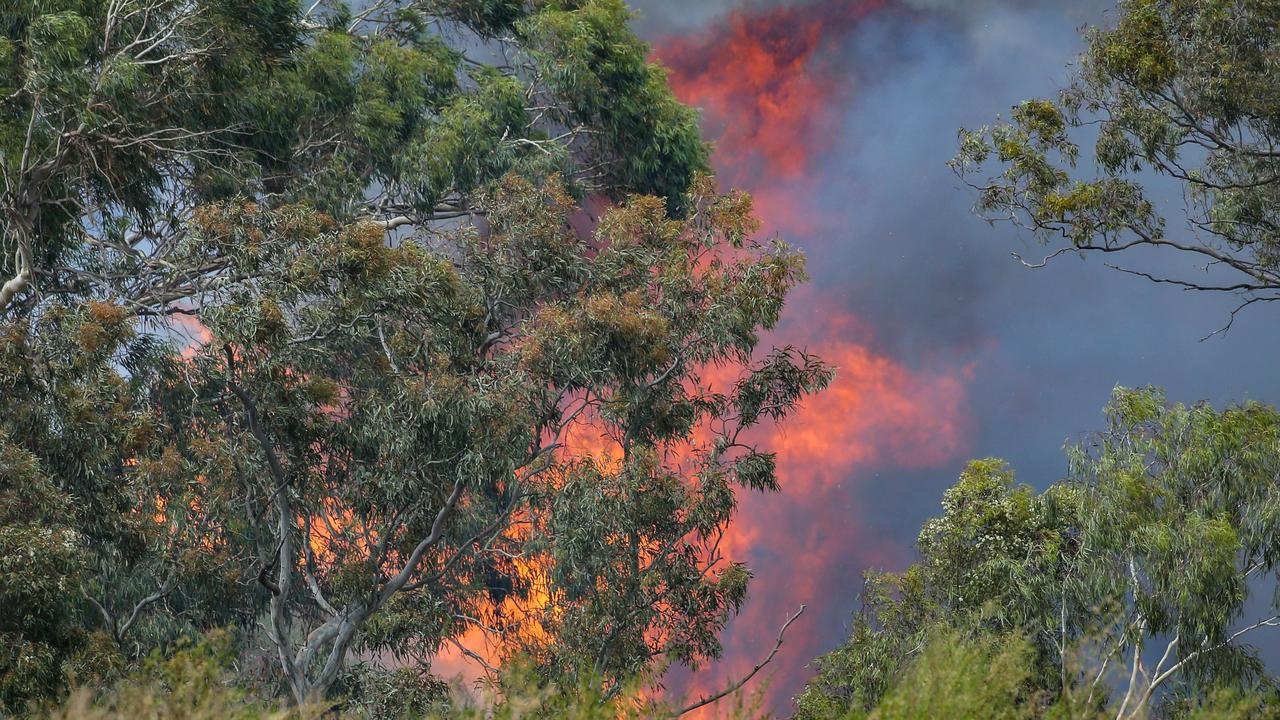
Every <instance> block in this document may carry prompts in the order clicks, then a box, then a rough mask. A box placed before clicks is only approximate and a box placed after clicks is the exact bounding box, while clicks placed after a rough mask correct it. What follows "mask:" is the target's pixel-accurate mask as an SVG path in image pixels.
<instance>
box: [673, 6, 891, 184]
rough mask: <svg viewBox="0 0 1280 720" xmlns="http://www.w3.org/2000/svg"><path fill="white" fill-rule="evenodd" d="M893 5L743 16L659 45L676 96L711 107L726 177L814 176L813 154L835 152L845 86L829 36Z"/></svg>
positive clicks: (708, 117) (710, 122) (711, 130)
mask: <svg viewBox="0 0 1280 720" xmlns="http://www.w3.org/2000/svg"><path fill="white" fill-rule="evenodd" d="M888 4H889V3H888V2H887V0H823V1H821V2H817V3H812V4H809V5H803V6H782V7H776V8H770V9H766V10H763V11H758V12H751V11H747V10H737V11H734V12H733V13H731V14H730V15H729V16H728V18H727V19H726V20H725V22H724V24H723V25H721V26H718V27H716V28H713V29H712V30H711V31H710V32H708V33H706V34H703V35H699V36H695V37H681V38H671V39H668V40H666V41H663V42H660V43H659V44H658V47H657V52H656V54H657V56H658V58H659V59H660V60H661V61H662V62H663V64H665V65H666V66H667V67H668V68H669V69H670V71H671V76H670V79H671V87H672V89H673V90H674V91H675V92H676V95H677V96H678V97H680V99H681V100H683V101H684V102H686V103H688V104H690V105H694V106H696V107H700V108H702V110H703V113H704V122H705V125H706V131H707V133H708V134H709V135H711V136H712V137H713V138H714V140H715V142H716V145H717V150H718V158H717V160H718V164H719V165H720V170H721V177H722V179H725V180H728V181H730V182H732V183H735V184H739V183H742V182H745V181H747V180H749V179H751V178H756V177H767V176H774V177H778V178H779V179H781V180H784V181H794V180H802V179H804V178H805V174H806V173H807V172H808V170H809V169H810V166H811V164H812V160H813V158H814V157H816V156H817V155H818V154H820V153H821V152H823V151H824V150H826V149H827V148H828V147H829V143H830V138H831V135H832V132H833V127H832V125H831V121H832V120H833V119H834V118H833V114H832V113H831V112H830V109H831V102H830V101H831V98H832V97H833V95H835V94H836V93H837V92H839V91H841V90H842V89H843V85H842V83H841V80H842V78H840V77H839V76H838V74H837V71H836V69H835V68H834V67H833V66H832V65H831V64H830V63H828V62H827V58H826V57H824V53H823V51H824V50H826V49H827V48H826V46H825V45H824V40H827V39H829V38H831V37H838V36H840V35H843V34H845V33H846V32H847V31H848V30H849V29H850V28H852V27H854V26H855V25H856V24H857V23H858V22H859V21H861V20H862V19H863V18H865V17H866V16H868V15H870V14H871V13H874V12H876V11H878V10H880V9H882V8H884V7H885V6H886V5H888ZM726 170H727V172H725V171H726Z"/></svg>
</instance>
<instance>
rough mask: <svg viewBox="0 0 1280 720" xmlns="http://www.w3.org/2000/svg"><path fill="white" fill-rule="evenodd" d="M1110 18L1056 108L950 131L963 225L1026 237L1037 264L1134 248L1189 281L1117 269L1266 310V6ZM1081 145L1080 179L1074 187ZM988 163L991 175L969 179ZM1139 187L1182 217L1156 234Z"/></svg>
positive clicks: (1171, 2)
mask: <svg viewBox="0 0 1280 720" xmlns="http://www.w3.org/2000/svg"><path fill="white" fill-rule="evenodd" d="M1115 17H1116V20H1115V24H1114V25H1113V26H1111V27H1107V28H1095V29H1092V30H1090V31H1089V34H1088V40H1089V47H1088V50H1087V51H1086V52H1085V53H1084V55H1083V56H1082V57H1081V58H1080V62H1079V65H1078V69H1076V70H1075V71H1074V76H1073V78H1072V82H1071V84H1070V85H1069V86H1068V87H1067V89H1066V90H1064V91H1063V92H1062V93H1061V95H1060V97H1059V98H1057V99H1056V100H1030V101H1027V102H1024V103H1022V104H1020V105H1018V106H1016V107H1015V108H1014V109H1013V114H1012V118H1011V122H1008V123H1001V124H998V125H996V126H994V127H985V128H981V129H979V130H977V131H964V130H962V131H961V133H960V139H961V147H960V153H959V154H958V155H957V157H956V159H955V160H954V161H953V163H952V164H953V167H954V168H955V169H956V170H957V172H958V173H959V174H960V175H961V177H963V178H965V179H966V181H967V182H969V184H970V185H972V186H973V187H974V188H975V189H976V190H977V192H978V200H977V210H978V211H979V212H980V213H981V214H982V215H983V216H984V217H986V218H987V219H989V220H1001V221H1006V220H1007V221H1012V222H1014V223H1016V224H1018V225H1020V226H1022V227H1025V228H1027V229H1029V230H1031V231H1033V232H1034V234H1035V235H1036V236H1037V237H1038V238H1040V239H1042V240H1043V241H1044V242H1046V243H1049V244H1050V245H1051V246H1053V247H1052V249H1051V251H1050V252H1049V254H1048V257H1047V258H1046V261H1047V260H1048V259H1051V258H1053V257H1057V256H1059V255H1062V254H1063V253H1067V252H1081V253H1093V252H1096V253H1105V254H1118V255H1117V257H1119V258H1121V260H1120V262H1123V258H1124V257H1128V256H1130V255H1134V256H1135V257H1136V255H1135V254H1134V253H1125V251H1130V250H1141V249H1142V248H1148V249H1151V250H1155V251H1157V252H1163V253H1172V254H1174V256H1175V257H1183V258H1185V259H1186V260H1187V261H1189V262H1194V266H1195V269H1196V271H1195V272H1190V270H1191V269H1192V268H1188V269H1189V272H1186V273H1183V274H1174V275H1165V274H1162V273H1161V272H1160V271H1157V270H1156V269H1154V268H1149V267H1148V268H1144V267H1143V266H1142V265H1141V264H1135V265H1124V266H1121V268H1120V269H1123V270H1125V271H1127V272H1132V273H1134V274H1136V275H1139V276H1142V277H1146V278H1148V279H1150V280H1154V281H1156V282H1162V283H1171V284H1173V285H1177V286H1180V287H1183V288H1191V289H1198V290H1211V291H1221V292H1229V293H1236V294H1238V295H1240V296H1241V307H1243V306H1244V305H1248V304H1252V303H1255V302H1264V301H1270V300H1275V299H1277V297H1280V295H1278V294H1277V291H1280V264H1278V263H1280V252H1278V250H1280V234H1278V233H1280V225H1278V223H1280V218H1278V217H1277V207H1280V202H1277V200H1278V199H1280V80H1277V78H1280V72H1277V70H1278V69H1280V68H1278V66H1277V63H1278V62H1280V61H1277V58H1278V57H1280V3H1277V2H1275V1H1274V0H1246V1H1244V2H1240V1H1237V0H1210V1H1209V2H1201V1H1199V0H1121V2H1120V3H1119V6H1118V9H1117V13H1116V16H1115ZM1088 140H1092V144H1093V147H1092V152H1091V153H1088V152H1086V155H1085V157H1086V159H1087V160H1089V164H1090V166H1091V167H1096V168H1097V174H1096V175H1089V174H1087V173H1084V172H1076V170H1077V163H1078V161H1079V159H1080V153H1081V148H1080V144H1081V142H1082V141H1088ZM993 159H994V161H995V164H996V166H997V168H998V169H999V170H1000V172H999V173H998V174H996V175H994V176H990V177H987V176H984V174H983V172H984V171H983V168H984V167H985V166H986V165H987V164H988V163H989V162H991V161H992V160H993ZM1149 181H1154V182H1152V183H1150V184H1152V187H1155V188H1158V187H1160V186H1161V185H1165V184H1168V183H1172V185H1173V187H1174V188H1175V189H1176V190H1180V191H1181V193H1180V195H1179V197H1180V198H1185V213H1179V215H1182V217H1176V218H1174V222H1172V223H1170V222H1169V220H1170V219H1169V218H1168V217H1166V215H1167V213H1166V212H1164V211H1163V210H1162V207H1163V206H1165V205H1168V204H1170V203H1166V202H1162V201H1161V199H1160V198H1161V196H1162V194H1164V195H1165V196H1167V195H1168V193H1164V192H1163V191H1160V190H1158V189H1157V190H1154V191H1153V190H1152V189H1151V188H1148V187H1147V186H1146V185H1147V184H1149ZM1165 181H1168V183H1166V182H1165ZM1024 262H1026V261H1024ZM1027 264H1029V265H1033V266H1039V265H1041V264H1042V263H1040V262H1034V263H1033V262H1028V263H1027ZM1206 270H1207V272H1206ZM1233 317H1234V313H1233Z"/></svg>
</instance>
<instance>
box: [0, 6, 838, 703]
mask: <svg viewBox="0 0 1280 720" xmlns="http://www.w3.org/2000/svg"><path fill="white" fill-rule="evenodd" d="M627 21H628V13H627V11H626V9H625V7H624V6H623V5H622V3H621V2H618V1H617V0H582V1H575V2H560V1H558V0H548V1H545V2H512V1H510V0H499V1H496V2H495V1H492V0H448V1H441V2H434V1H429V2H402V1H399V0H376V1H374V2H367V3H357V4H353V5H348V4H345V3H342V2H327V1H326V0H321V1H320V2H316V3H313V4H308V5H307V6H305V7H304V6H303V5H301V4H298V3H297V2H296V1H295V0H269V1H268V2H256V1H255V2H244V1H243V0H199V1H197V2H186V1H185V0H183V1H175V0H36V1H32V2H19V3H7V4H5V5H4V7H3V8H0V31H2V33H3V34H2V35H0V87H2V88H3V93H2V95H0V104H3V105H4V108H5V112H4V113H3V114H0V118H2V119H0V152H2V153H3V155H2V157H0V166H2V167H3V171H4V183H5V186H4V192H3V194H2V195H0V218H2V222H3V230H4V233H3V247H0V272H2V274H3V279H4V289H3V291H0V493H2V494H3V498H4V500H5V502H4V505H3V507H2V508H0V513H2V516H0V520H3V526H2V527H0V566H2V567H4V568H5V573H4V578H3V581H0V599H3V600H4V601H5V602H4V603H3V610H0V634H2V636H3V639H4V640H5V650H4V651H3V652H2V653H0V713H3V712H10V711H14V710H17V709H20V708H22V707H23V706H24V704H25V703H27V702H29V701H33V700H39V699H42V698H47V697H50V696H54V695H57V694H58V693H60V692H62V691H64V690H65V689H66V688H67V687H68V686H69V685H70V684H74V683H110V682H113V681H114V680H115V679H118V678H120V677H122V676H124V675H127V674H128V672H129V670H130V668H136V667H137V664H138V662H139V661H140V659H142V658H144V657H147V656H149V655H150V654H151V653H152V651H153V650H155V649H159V648H165V647H170V646H172V645H173V644H174V643H177V642H181V641H183V640H184V639H190V638H193V637H197V636H202V635H205V634H207V633H208V632H210V631H212V630H214V629H216V628H229V631H228V632H229V635H228V636H227V642H228V643H230V645H229V647H230V650H228V652H232V653H233V654H234V657H235V663H234V667H235V670H236V682H237V684H238V685H240V686H241V687H242V688H244V689H245V691H246V692H250V691H251V692H252V693H253V694H255V696H258V697H262V698H273V697H276V696H278V695H287V696H290V697H291V698H292V701H293V702H294V703H295V704H297V705H302V704H306V703H311V702H319V701H321V700H323V699H325V698H334V697H338V696H347V697H349V698H356V697H358V698H361V699H360V700H359V703H362V704H360V705H359V707H361V708H364V709H365V710H367V711H368V712H369V713H371V714H373V715H375V716H383V715H394V714H396V712H395V711H393V710H392V709H389V706H384V705H385V703H384V704H383V705H380V704H379V703H380V702H383V701H389V699H396V700H403V699H405V698H412V697H419V698H421V699H423V702H428V701H433V699H438V698H439V697H440V696H441V694H442V692H443V690H442V689H441V686H440V684H439V681H438V680H434V679H432V678H431V677H430V676H429V675H428V674H427V673H429V671H430V663H431V660H432V658H433V657H434V656H435V655H436V654H437V653H439V652H440V651H441V649H442V647H446V646H447V647H452V645H451V643H456V642H457V641H458V640H459V639H460V638H462V637H464V636H467V634H468V633H471V634H472V635H473V636H474V634H476V633H479V634H480V635H481V636H482V637H483V638H484V640H485V641H486V644H492V646H493V647H497V648H499V650H497V651H494V652H490V653H487V654H486V655H487V656H486V657H483V658H478V659H480V660H481V661H482V662H488V663H491V664H501V663H503V662H505V661H506V660H508V659H509V658H511V657H513V656H516V655H517V654H518V655H520V656H521V657H524V658H526V660H525V662H527V663H529V664H530V665H531V668H532V669H531V671H530V672H531V673H533V674H534V676H535V677H537V678H538V679H539V682H549V681H552V680H554V681H557V682H562V683H569V684H570V685H574V686H578V685H579V684H594V685H592V686H593V687H595V689H596V691H597V692H602V693H608V694H609V695H610V697H612V696H616V695H618V694H620V693H621V692H622V689H623V688H624V687H625V686H626V683H629V682H631V681H632V680H633V679H634V678H636V677H641V676H645V675H648V674H651V673H654V672H660V671H661V669H662V668H665V667H666V666H667V665H668V664H671V663H676V664H684V665H689V666H697V665H698V664H699V663H700V662H702V661H704V660H705V659H707V658H713V657H716V656H717V655H718V654H719V653H720V645H719V641H718V632H719V630H720V628H721V627H722V626H723V624H724V623H725V622H726V621H727V619H728V618H729V617H730V615H731V614H732V613H733V612H734V611H735V610H736V609H737V608H738V607H739V606H740V604H741V603H742V601H743V599H744V597H745V593H746V589H747V581H748V579H749V576H750V573H749V571H748V570H747V569H746V568H745V567H743V566H741V565H739V564H737V563H734V562H732V559H730V558H725V557H723V556H722V554H721V553H720V552H719V550H718V538H719V537H720V535H721V534H722V533H723V531H724V529H725V527H726V525H727V523H728V522H729V520H730V518H731V516H732V514H733V510H734V507H735V504H736V502H735V494H736V493H737V492H738V491H740V490H743V489H745V490H747V491H757V490H774V489H776V488H777V479H776V477H775V472H774V465H775V462H774V456H773V454H772V453H771V452H770V451H769V450H768V448H762V447H756V446H755V444H754V441H753V440H752V439H750V438H751V436H750V433H749V431H750V429H751V428H752V427H754V426H756V425H758V424H760V423H762V422H772V421H776V420H778V419H780V418H782V417H784V416H785V415H786V414H787V413H788V412H789V411H790V410H791V409H792V408H793V407H794V406H795V404H796V403H797V402H798V401H799V399H800V398H801V397H802V396H803V395H805V394H806V393H809V392H813V391H816V390H818V389H820V388H821V387H822V386H823V385H825V384H826V382H827V381H828V380H829V378H830V375H831V372H830V370H829V369H828V368H827V367H825V366H824V365H823V364H822V363H821V361H819V360H818V359H816V358H814V357H812V356H810V355H808V354H806V353H804V352H801V351H797V350H794V349H791V348H778V349H775V350H773V351H769V350H768V349H767V348H762V347H758V345H759V335H758V334H759V333H760V332H761V331H762V330H766V329H768V328H770V327H772V326H773V325H774V324H775V323H776V322H777V320H778V316H779V313H780V312H781V309H782V305H783V302H784V299H785V297H786V295H787V293H788V292H789V291H790V290H791V288H792V287H794V285H795V284H796V283H797V282H799V281H800V280H801V279H802V277H803V272H804V271H803V262H802V258H801V257H800V256H799V255H798V253H796V252H795V251H793V250H792V249H791V248H789V247H787V246H786V245H785V244H783V243H781V242H776V243H770V244H767V245H763V244H760V243H758V242H757V241H756V240H755V238H754V235H755V230H756V227H755V225H754V221H753V220H752V218H751V204H750V200H749V198H747V197H745V196H743V195H740V194H736V193H729V194H725V195H721V194H719V193H718V192H717V191H716V190H715V188H714V183H713V181H712V180H711V179H709V178H708V177H706V176H705V175H704V174H702V171H703V170H704V169H705V166H706V157H707V151H706V147H705V145H704V143H703V142H702V141H701V140H700V138H699V135H698V129H697V123H696V120H697V118H696V115H695V113H694V112H693V111H692V110H690V109H688V108H686V107H684V106H682V105H680V104H679V103H678V102H676V101H675V99H674V98H673V97H672V95H671V93H670V90H669V89H668V87H667V85H666V81H665V74H664V72H663V71H662V70H661V69H660V68H658V67H657V66H655V65H652V64H650V63H648V62H647V60H646V55H647V53H648V49H647V47H646V46H645V45H644V44H643V43H642V42H640V41H639V40H638V39H637V38H636V37H635V36H634V35H633V34H632V33H631V31H630V29H629V28H628V27H627ZM586 197H590V199H591V202H592V203H593V204H592V207H593V208H594V211H593V212H595V213H596V214H598V215H599V217H590V216H588V214H587V213H586V212H585V211H583V210H582V209H581V207H580V201H581V200H583V198H586ZM602 208H603V212H600V211H601V209H602ZM387 663H391V664H393V665H395V666H397V667H402V668H404V670H403V672H402V673H401V674H399V675H397V674H395V673H390V674H388V673H384V672H381V671H380V670H377V668H378V666H379V665H380V664H382V665H385V664H387ZM495 672H496V668H495ZM419 680H421V681H422V682H418V681H419ZM406 683H408V684H407V685H406ZM583 686H584V687H585V686H586V685H583ZM414 688H416V689H414ZM377 698H382V699H383V700H378V699H377ZM351 702H353V703H355V702H357V701H356V700H354V699H353V700H351ZM410 704H412V703H410ZM353 707H355V706H353Z"/></svg>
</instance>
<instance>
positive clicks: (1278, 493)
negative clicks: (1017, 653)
mask: <svg viewBox="0 0 1280 720" xmlns="http://www.w3.org/2000/svg"><path fill="white" fill-rule="evenodd" d="M1106 415H1107V420H1108V425H1107V429H1106V430H1105V431H1104V432H1102V433H1099V434H1097V435H1096V436H1094V437H1093V438H1092V439H1090V440H1089V441H1087V442H1085V443H1083V444H1081V445H1080V446H1077V447H1075V448H1072V449H1071V450H1070V452H1069V457H1070V473H1069V476H1068V478H1067V479H1066V480H1063V481H1061V482H1059V483H1057V484H1054V485H1052V486H1050V487H1049V488H1048V489H1047V490H1045V491H1044V492H1043V493H1036V492H1035V491H1033V490H1032V489H1031V488H1029V487H1027V486H1020V485H1015V484H1014V480H1013V474H1012V472H1011V471H1009V470H1008V469H1007V468H1006V467H1005V466H1004V465H1003V463H1001V462H1000V461H996V460H983V461H978V462H974V463H971V464H970V466H969V467H968V469H966V470H965V472H964V473H963V474H962V475H961V477H960V480H959V482H958V483H957V484H956V485H955V486H954V487H953V488H951V489H950V490H948V491H947V493H946V495H945V497H944V500H943V509H944V512H943V514H942V515H941V516H940V517H938V518H936V519H934V520H931V521H929V522H928V523H927V524H926V525H925V527H924V529H923V530H922V531H921V534H920V538H919V540H918V545H919V550H920V561H919V562H918V563H916V564H915V565H913V566H912V567H911V568H910V569H908V570H907V571H906V572H905V573H902V574H901V575H890V574H873V575H870V576H869V577H868V581H867V586H866V591H865V593H864V596H863V610H862V612H861V613H860V614H859V615H857V616H856V617H855V619H854V629H853V632H852V634H851V636H850V638H849V640H848V641H847V642H846V643H845V645H843V646H842V647H840V648H839V649H837V650H836V651H834V652H833V653H831V654H829V655H827V656H824V657H823V658H821V659H819V660H818V661H817V667H818V675H817V677H816V678H815V679H814V680H813V681H812V682H811V683H810V684H809V686H808V687H807V688H806V689H805V691H804V692H803V693H802V694H801V695H800V696H799V697H798V699H797V700H798V706H799V713H798V717H803V718H809V717H813V718H817V717H831V716H834V715H840V714H842V713H844V712H846V711H848V710H850V709H862V710H869V709H871V708H873V707H875V706H876V704H877V703H878V702H879V700H880V698H881V697H882V696H884V694H885V693H886V692H888V691H889V690H890V689H891V688H893V687H895V686H896V685H897V683H898V682H899V681H900V680H901V678H902V677H903V675H902V673H903V672H904V668H906V667H907V666H908V665H909V664H910V663H911V662H913V661H914V658H915V657H916V656H917V655H918V653H919V652H920V651H921V648H922V647H924V645H925V641H926V638H927V637H928V635H929V633H930V632H932V631H933V630H934V628H935V627H936V626H938V625H941V626H943V627H946V628H950V629H952V630H958V631H961V632H964V633H969V634H972V635H975V636H991V635H994V636H997V637H999V636H1006V637H1015V636H1019V635H1025V636H1026V637H1027V639H1028V641H1029V643H1030V646H1029V650H1031V654H1030V656H1029V659H1030V660H1031V661H1032V662H1031V665H1030V667H1031V672H1030V674H1029V677H1028V678H1027V683H1028V688H1029V689H1028V693H1029V694H1028V697H1039V698H1040V701H1041V702H1052V701H1055V700H1058V699H1059V698H1060V697H1064V696H1065V695H1069V696H1070V697H1071V698H1072V699H1073V700H1072V701H1073V702H1074V703H1075V704H1076V706H1078V707H1077V709H1078V710H1079V711H1080V712H1095V711H1099V710H1101V709H1102V708H1107V712H1108V713H1109V715H1110V716H1112V717H1121V718H1127V717H1146V716H1147V714H1148V713H1150V712H1151V711H1152V710H1153V709H1154V707H1153V706H1155V705H1156V704H1158V703H1165V704H1167V706H1168V707H1169V708H1170V709H1171V710H1170V711H1172V709H1174V708H1180V709H1181V710H1182V711H1187V710H1189V709H1194V708H1195V707H1197V706H1198V705H1199V704H1200V703H1201V702H1203V701H1205V700H1207V699H1208V698H1210V697H1211V696H1213V695H1214V693H1215V691H1217V690H1220V689H1223V688H1228V689H1235V690H1245V691H1252V690H1257V689H1266V688H1272V689H1274V687H1275V678H1274V677H1271V676H1269V675H1267V673H1266V670H1265V668H1264V667H1263V666H1262V665H1261V663H1260V661H1259V660H1258V657H1257V654H1256V652H1255V650H1254V648H1255V647H1257V646H1261V645H1263V644H1266V643H1272V642H1274V641H1275V638H1276V636H1277V634H1278V633H1280V599H1278V598H1277V597H1275V596H1274V595H1272V594H1271V593H1272V591H1273V589H1274V588H1275V582H1274V581H1275V580H1276V579H1277V577H1276V573H1277V568H1278V567H1280V564H1278V563H1280V489H1278V488H1277V486H1276V483H1275V478H1276V473H1277V472H1278V471H1280V414H1277V413H1276V411H1275V410H1274V409H1272V408H1270V407H1268V406H1264V405H1260V404H1256V403H1250V404H1245V405H1241V406H1237V407H1231V408H1228V409H1226V410H1222V411H1216V410H1214V409H1213V408H1211V407H1209V406H1208V405H1205V404H1200V405H1195V406H1192V407H1187V406H1183V405H1171V404H1169V403H1167V402H1166V401H1165V398H1164V396H1163V394H1162V393H1160V392H1158V391H1155V390H1124V389H1120V390H1117V391H1116V394H1115V396H1114V398H1113V400H1112V402H1111V404H1110V405H1109V406H1108V407H1107V411H1106ZM1259 608H1260V610H1259ZM1246 610H1248V612H1246ZM1259 613H1260V614H1259Z"/></svg>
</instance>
